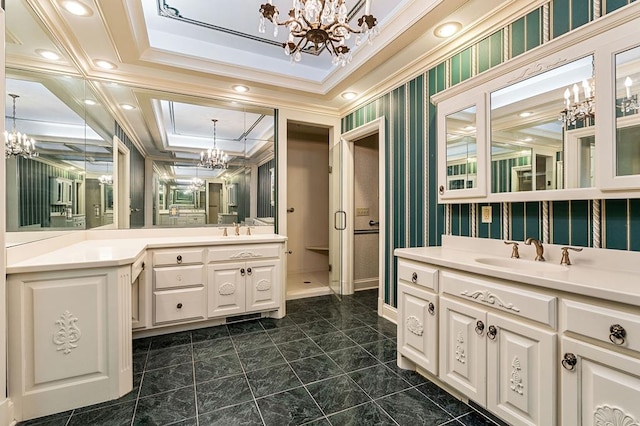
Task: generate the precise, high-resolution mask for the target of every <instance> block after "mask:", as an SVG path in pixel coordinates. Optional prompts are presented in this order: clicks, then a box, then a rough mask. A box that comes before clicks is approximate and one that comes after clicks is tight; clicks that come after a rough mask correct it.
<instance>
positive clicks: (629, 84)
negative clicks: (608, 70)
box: [624, 76, 633, 99]
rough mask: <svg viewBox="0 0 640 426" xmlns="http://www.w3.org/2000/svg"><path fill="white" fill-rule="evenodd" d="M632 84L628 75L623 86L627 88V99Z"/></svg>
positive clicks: (629, 95)
mask: <svg viewBox="0 0 640 426" xmlns="http://www.w3.org/2000/svg"><path fill="white" fill-rule="evenodd" d="M632 84H633V81H631V77H628V76H627V78H625V79H624V87H625V89H627V99H628V98H630V97H631V85H632Z"/></svg>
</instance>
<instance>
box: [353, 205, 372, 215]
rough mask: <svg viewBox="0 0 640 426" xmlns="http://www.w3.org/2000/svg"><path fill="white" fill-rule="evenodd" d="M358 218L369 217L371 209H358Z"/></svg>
mask: <svg viewBox="0 0 640 426" xmlns="http://www.w3.org/2000/svg"><path fill="white" fill-rule="evenodd" d="M356 216H369V207H356Z"/></svg>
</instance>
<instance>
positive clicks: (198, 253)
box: [153, 249, 204, 266]
mask: <svg viewBox="0 0 640 426" xmlns="http://www.w3.org/2000/svg"><path fill="white" fill-rule="evenodd" d="M203 257H204V249H172V250H161V251H154V252H153V266H174V265H188V264H194V263H202V259H203Z"/></svg>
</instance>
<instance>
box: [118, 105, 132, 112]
mask: <svg viewBox="0 0 640 426" xmlns="http://www.w3.org/2000/svg"><path fill="white" fill-rule="evenodd" d="M120 108H122V109H125V110H127V111H131V110H132V109H136V107H134V106H133V105H129V104H120Z"/></svg>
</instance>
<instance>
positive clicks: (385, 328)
mask: <svg viewBox="0 0 640 426" xmlns="http://www.w3.org/2000/svg"><path fill="white" fill-rule="evenodd" d="M376 307H377V291H362V292H358V293H356V294H355V295H354V296H346V297H344V298H343V299H342V300H341V301H340V300H338V299H337V298H335V297H332V296H325V297H316V298H310V299H299V300H293V301H289V302H287V316H286V317H285V318H284V319H282V320H275V319H260V320H253V321H248V322H242V323H235V324H228V325H223V326H218V327H212V328H207V329H200V330H194V331H191V332H182V333H174V334H170V335H165V336H158V337H153V338H146V339H138V340H135V341H134V354H133V364H134V373H135V375H134V389H133V391H132V392H131V393H129V394H128V395H125V396H124V397H122V398H120V399H118V400H115V401H109V402H106V403H102V404H98V405H95V406H91V407H83V408H80V409H76V410H72V411H67V412H64V413H60V414H56V415H52V416H47V417H43V418H40V419H34V420H30V421H27V422H22V423H19V426H27V425H40V426H69V425H104V426H117V425H123V426H125V425H127V426H135V425H158V426H160V425H176V426H177V425H180V426H192V425H193V426H208V425H220V426H233V425H266V426H284V425H328V426H331V425H333V426H343V425H349V426H356V425H366V426H370V425H429V426H430V425H434V426H435V425H448V426H462V425H466V426H480V425H487V426H495V425H496V423H494V422H493V421H492V420H490V419H488V418H487V417H485V416H484V415H483V414H481V413H479V412H478V411H476V410H475V409H474V408H472V407H471V406H469V405H467V404H464V403H462V402H461V401H459V400H457V399H456V398H454V397H453V396H451V395H449V394H448V393H446V392H444V391H442V390H441V389H440V388H439V387H437V386H435V385H434V384H432V383H430V382H429V381H427V380H426V379H424V378H423V377H421V376H419V375H418V374H416V373H414V372H411V371H407V370H401V369H399V368H398V367H397V366H396V340H395V336H396V327H395V325H394V324H392V323H390V322H388V321H386V320H384V319H382V318H380V317H378V316H377V315H376Z"/></svg>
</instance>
